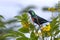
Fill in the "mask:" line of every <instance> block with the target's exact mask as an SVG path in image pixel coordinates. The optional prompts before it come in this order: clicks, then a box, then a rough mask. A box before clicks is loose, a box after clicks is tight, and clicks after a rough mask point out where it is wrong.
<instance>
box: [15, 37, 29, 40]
mask: <svg viewBox="0 0 60 40" xmlns="http://www.w3.org/2000/svg"><path fill="white" fill-rule="evenodd" d="M16 40H29V39H28V38H27V37H20V38H17V39H16Z"/></svg>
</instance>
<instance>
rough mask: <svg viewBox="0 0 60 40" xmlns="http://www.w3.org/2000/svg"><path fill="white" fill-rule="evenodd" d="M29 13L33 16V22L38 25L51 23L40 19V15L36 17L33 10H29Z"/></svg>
mask: <svg viewBox="0 0 60 40" xmlns="http://www.w3.org/2000/svg"><path fill="white" fill-rule="evenodd" d="M28 13H29V14H30V15H31V18H32V21H33V22H34V23H36V24H38V25H41V24H43V23H46V22H49V21H47V20H45V19H44V18H42V17H39V16H38V15H36V14H35V12H34V11H33V10H29V11H28Z"/></svg>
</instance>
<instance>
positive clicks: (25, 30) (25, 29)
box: [19, 27, 29, 33]
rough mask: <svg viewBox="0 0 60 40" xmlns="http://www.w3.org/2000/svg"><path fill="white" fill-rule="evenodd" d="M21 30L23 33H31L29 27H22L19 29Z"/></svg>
mask: <svg viewBox="0 0 60 40" xmlns="http://www.w3.org/2000/svg"><path fill="white" fill-rule="evenodd" d="M19 31H20V32H22V33H29V28H24V27H22V28H20V29H19Z"/></svg>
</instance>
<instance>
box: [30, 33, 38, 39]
mask: <svg viewBox="0 0 60 40" xmlns="http://www.w3.org/2000/svg"><path fill="white" fill-rule="evenodd" d="M30 40H38V36H36V35H35V33H34V32H31V35H30Z"/></svg>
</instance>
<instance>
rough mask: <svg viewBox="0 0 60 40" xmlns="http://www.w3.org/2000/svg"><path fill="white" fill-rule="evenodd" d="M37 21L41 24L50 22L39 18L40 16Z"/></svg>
mask: <svg viewBox="0 0 60 40" xmlns="http://www.w3.org/2000/svg"><path fill="white" fill-rule="evenodd" d="M37 19H38V21H39V23H40V24H43V23H46V22H48V21H47V20H45V19H44V18H42V17H39V16H37Z"/></svg>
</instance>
